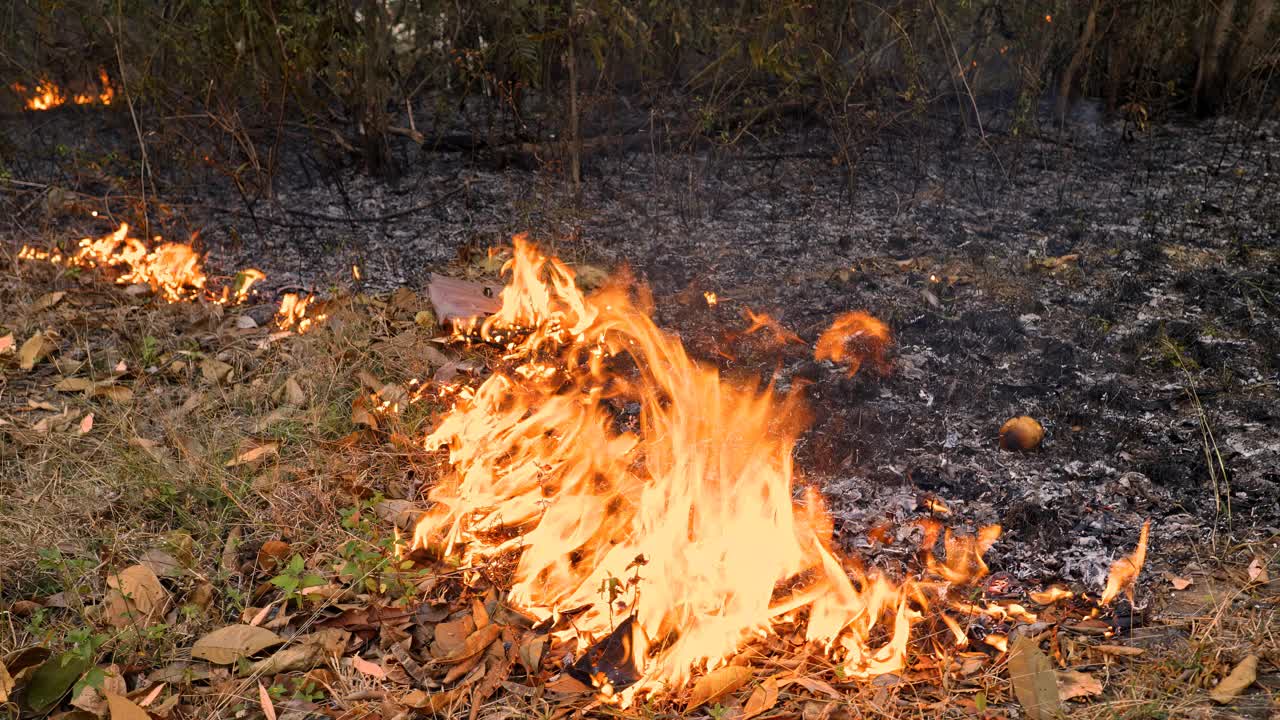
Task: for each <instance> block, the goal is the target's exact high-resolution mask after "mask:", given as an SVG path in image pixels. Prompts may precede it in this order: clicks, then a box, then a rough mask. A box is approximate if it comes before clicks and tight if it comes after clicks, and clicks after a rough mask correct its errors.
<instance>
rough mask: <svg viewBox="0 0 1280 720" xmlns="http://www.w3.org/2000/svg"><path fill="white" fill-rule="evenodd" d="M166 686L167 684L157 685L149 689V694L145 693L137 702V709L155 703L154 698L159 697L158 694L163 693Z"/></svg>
mask: <svg viewBox="0 0 1280 720" xmlns="http://www.w3.org/2000/svg"><path fill="white" fill-rule="evenodd" d="M166 684H167V683H160V684H159V685H156V686H155V687H153V688H151V692H149V693H147V696H146V697H144V698H142V699H141V700H139V701H138V707H147V706H148V705H150V704H151V703H153V702H155V701H156V698H158V697H160V693H162V692H164V688H165V685H166Z"/></svg>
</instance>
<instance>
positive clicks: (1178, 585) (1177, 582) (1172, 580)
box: [1164, 572, 1194, 590]
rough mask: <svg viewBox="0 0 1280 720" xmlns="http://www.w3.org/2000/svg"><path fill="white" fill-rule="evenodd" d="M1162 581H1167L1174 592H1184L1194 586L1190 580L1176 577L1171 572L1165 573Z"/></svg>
mask: <svg viewBox="0 0 1280 720" xmlns="http://www.w3.org/2000/svg"><path fill="white" fill-rule="evenodd" d="M1164 579H1165V580H1168V581H1169V584H1170V585H1172V586H1173V589H1174V590H1186V589H1187V588H1189V587H1191V586H1192V584H1194V581H1193V580H1191V579H1190V578H1184V577H1178V576H1177V575H1174V574H1173V573H1171V572H1167V573H1165V574H1164Z"/></svg>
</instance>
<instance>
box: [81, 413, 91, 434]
mask: <svg viewBox="0 0 1280 720" xmlns="http://www.w3.org/2000/svg"><path fill="white" fill-rule="evenodd" d="M92 429H93V413H89V414H88V415H85V416H84V417H82V418H80V434H81V435H88V434H89V431H90V430H92Z"/></svg>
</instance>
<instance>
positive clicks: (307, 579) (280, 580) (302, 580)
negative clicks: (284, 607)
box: [269, 553, 324, 603]
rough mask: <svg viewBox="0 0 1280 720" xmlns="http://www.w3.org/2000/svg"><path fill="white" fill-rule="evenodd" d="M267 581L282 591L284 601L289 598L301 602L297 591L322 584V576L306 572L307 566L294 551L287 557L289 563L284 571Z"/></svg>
mask: <svg viewBox="0 0 1280 720" xmlns="http://www.w3.org/2000/svg"><path fill="white" fill-rule="evenodd" d="M269 582H270V583H271V584H272V585H275V586H276V587H278V588H280V589H281V590H282V591H284V600H285V602H286V603H287V602H289V601H290V600H297V601H299V602H301V600H302V595H301V594H300V593H299V591H300V590H304V589H306V588H309V587H315V586H317V585H323V584H324V578H322V577H320V576H319V575H316V574H315V573H309V572H307V567H306V564H305V563H304V562H303V560H302V556H301V555H299V554H297V553H294V554H293V557H291V558H289V564H288V565H286V566H285V568H284V572H282V573H280V574H279V575H277V576H275V577H273V578H271V580H270V581H269Z"/></svg>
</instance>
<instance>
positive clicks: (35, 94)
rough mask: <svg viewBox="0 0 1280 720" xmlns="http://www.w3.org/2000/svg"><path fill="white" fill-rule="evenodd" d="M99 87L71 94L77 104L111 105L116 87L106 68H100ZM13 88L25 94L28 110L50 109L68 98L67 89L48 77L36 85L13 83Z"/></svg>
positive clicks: (70, 97)
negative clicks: (112, 84) (90, 90)
mask: <svg viewBox="0 0 1280 720" xmlns="http://www.w3.org/2000/svg"><path fill="white" fill-rule="evenodd" d="M98 83H99V89H98V90H97V91H96V92H87V93H75V94H73V95H70V96H69V99H70V101H71V102H72V103H74V104H76V105H110V104H111V101H112V100H114V99H115V97H116V91H115V88H114V87H112V86H111V78H110V77H108V76H107V70H106V68H99V69H98ZM9 87H10V89H11V90H13V91H14V92H15V93H17V94H18V95H20V96H23V98H24V99H23V104H25V105H26V108H27V109H28V110H50V109H52V108H56V107H59V106H61V105H65V104H66V103H67V100H68V95H67V93H66V91H64V90H63V89H62V88H60V87H58V86H57V85H55V84H54V83H53V82H51V81H49V80H48V79H42V80H40V82H38V83H36V85H35V87H33V88H28V87H27V86H26V85H23V84H22V83H13V84H12V85H10V86H9Z"/></svg>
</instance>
